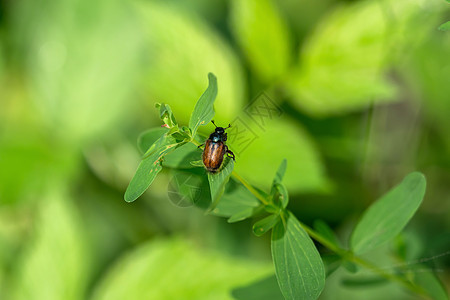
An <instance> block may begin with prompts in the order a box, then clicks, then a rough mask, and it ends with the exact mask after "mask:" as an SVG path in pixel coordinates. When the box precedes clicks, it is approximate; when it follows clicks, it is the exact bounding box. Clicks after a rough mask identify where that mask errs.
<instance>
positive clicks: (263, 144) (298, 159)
mask: <svg viewBox="0 0 450 300" xmlns="http://www.w3.org/2000/svg"><path fill="white" fill-rule="evenodd" d="M265 122H266V126H265V127H264V129H265V131H261V132H259V131H258V132H257V135H258V136H257V137H256V138H255V139H254V140H253V141H252V142H251V143H250V144H249V145H248V147H246V148H245V149H244V150H242V151H240V152H239V151H237V153H238V154H239V155H238V156H237V157H236V167H235V168H236V172H238V173H239V174H240V175H241V176H242V177H244V178H246V179H247V180H248V181H249V182H250V183H251V184H253V185H255V186H257V187H261V188H267V187H269V186H271V185H272V180H273V178H272V177H271V176H267V174H273V173H275V172H276V170H278V168H279V165H280V161H282V160H283V159H286V160H287V161H288V162H289V167H288V168H287V169H286V173H285V175H284V178H283V184H284V185H285V186H286V188H287V189H288V190H289V192H291V193H298V192H308V191H309V192H311V191H321V190H325V189H327V188H328V181H327V178H326V174H325V169H324V166H323V165H322V160H321V157H320V155H319V151H318V149H316V146H315V144H314V143H313V141H312V138H311V137H310V136H309V135H308V134H307V132H306V131H305V130H304V129H303V128H302V127H299V125H298V123H293V122H291V121H289V120H288V119H287V118H283V117H282V118H281V119H279V120H276V121H274V122H271V121H270V120H265ZM234 138H235V137H233V136H232V132H231V131H230V134H229V135H228V140H229V141H228V142H227V143H228V144H229V145H230V147H231V150H233V151H234V149H235V148H239V142H240V138H241V137H239V136H237V137H236V140H235V141H233V139H234ZM274 141H276V142H274ZM269 153H270V154H269Z"/></svg>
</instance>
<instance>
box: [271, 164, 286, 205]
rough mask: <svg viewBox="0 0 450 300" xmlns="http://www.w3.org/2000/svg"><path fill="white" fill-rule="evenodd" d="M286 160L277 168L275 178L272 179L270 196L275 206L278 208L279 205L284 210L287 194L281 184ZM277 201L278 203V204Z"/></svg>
mask: <svg viewBox="0 0 450 300" xmlns="http://www.w3.org/2000/svg"><path fill="white" fill-rule="evenodd" d="M286 166H287V160H286V159H283V161H282V162H281V164H280V166H279V167H278V170H277V173H276V174H275V178H274V179H273V183H272V187H271V191H270V194H271V196H272V197H274V198H273V200H272V201H273V202H274V204H275V206H277V207H279V206H280V205H279V204H281V207H282V208H286V206H287V205H288V203H289V193H288V190H287V188H286V186H285V185H284V184H283V183H282V180H283V177H284V173H285V172H286ZM278 201H279V202H278Z"/></svg>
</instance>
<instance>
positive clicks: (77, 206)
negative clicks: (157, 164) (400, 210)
mask: <svg viewBox="0 0 450 300" xmlns="http://www.w3.org/2000/svg"><path fill="white" fill-rule="evenodd" d="M449 8H450V5H449V3H447V2H446V1H445V0H379V1H374V0H360V1H357V0H353V1H350V0H320V1H307V0H230V1H227V0H214V1H208V0H193V1H181V0H169V1H119V0H97V1H87V0H62V1H56V0H38V1H31V0H21V1H11V0H1V1H0V100H1V102H0V298H1V299H232V298H233V296H234V297H238V296H239V295H237V294H236V293H233V292H232V291H233V290H234V289H236V288H237V287H242V286H245V285H247V284H249V283H252V282H255V281H257V280H259V279H263V278H265V277H267V276H270V275H271V274H273V266H272V263H271V260H270V240H269V237H268V236H264V237H262V238H256V237H254V236H253V235H252V233H251V225H252V221H244V222H241V223H237V224H228V223H227V222H226V219H223V218H220V217H216V216H211V215H205V214H204V210H202V209H200V208H197V207H195V206H190V207H179V206H176V205H174V204H173V203H172V202H171V201H170V200H169V199H168V193H167V190H168V184H169V181H170V180H171V178H173V176H174V170H169V169H166V170H163V172H162V173H161V174H160V175H159V176H158V178H157V179H156V181H155V182H154V183H153V185H152V187H151V188H150V190H149V191H148V192H147V193H145V194H144V195H143V196H142V197H141V198H140V199H138V200H137V201H136V202H134V203H132V204H129V203H125V201H124V200H123V193H124V191H125V189H126V186H127V184H128V182H129V180H130V179H131V178H132V176H133V174H134V171H135V168H136V167H137V165H138V163H139V160H140V157H141V156H140V153H139V151H138V149H137V146H136V140H137V138H138V136H139V134H140V133H141V132H142V131H144V130H146V129H148V128H152V127H157V126H160V124H161V121H160V120H159V118H158V115H157V112H156V110H155V109H154V104H155V103H156V102H165V103H168V104H170V105H171V107H172V109H173V111H174V113H175V116H176V118H177V120H178V121H179V122H180V123H182V124H183V123H184V124H187V122H188V120H189V116H190V114H191V112H192V109H193V107H194V105H195V102H196V100H197V99H198V97H199V96H200V95H201V93H202V92H203V91H204V89H205V88H206V86H207V73H208V72H213V73H214V74H215V75H216V76H217V78H218V84H219V93H218V98H217V100H216V104H215V108H216V117H215V119H216V121H217V123H220V124H223V125H225V124H228V123H229V122H231V121H232V120H234V119H235V118H236V117H238V116H240V115H242V113H243V109H244V107H246V105H247V104H248V103H250V101H251V100H252V99H255V97H257V95H259V94H260V93H261V92H262V91H264V92H265V93H267V95H270V99H271V100H273V101H274V102H275V103H276V104H277V105H278V106H279V107H280V108H281V110H282V112H283V113H282V115H281V116H280V117H279V118H277V119H276V120H274V121H272V122H269V123H267V126H265V127H264V129H263V130H259V131H258V132H257V135H258V138H257V139H256V140H255V141H254V142H253V143H252V144H251V145H250V146H249V147H248V148H246V149H245V151H243V152H242V153H241V154H240V155H239V156H238V159H237V162H236V170H237V171H238V172H239V174H240V175H241V176H243V177H244V178H246V179H247V180H249V181H250V182H251V183H252V184H254V185H255V186H257V187H259V188H261V189H266V190H267V189H268V188H269V185H270V182H271V181H272V178H273V176H274V174H275V171H276V169H277V166H278V164H279V163H280V162H281V160H282V159H283V158H287V160H288V171H287V174H286V185H287V187H288V189H289V192H290V198H291V200H290V204H289V206H290V209H292V210H293V211H294V213H295V214H296V215H297V217H298V218H299V219H300V220H302V221H303V222H305V223H306V224H312V223H313V221H314V220H316V219H322V220H324V221H326V222H327V223H329V224H330V226H332V227H333V228H334V229H335V230H336V232H337V233H338V235H339V237H340V238H341V239H342V241H343V242H344V243H345V242H346V241H347V240H348V235H349V233H350V231H351V228H352V226H353V225H354V224H355V222H356V220H357V219H358V216H360V214H361V212H362V211H363V210H364V209H365V208H366V207H367V206H368V205H370V203H372V202H373V201H374V200H375V199H377V198H378V197H379V196H380V195H382V194H383V193H384V192H386V191H387V190H388V189H389V188H390V187H392V186H393V185H395V184H396V183H398V182H400V180H401V179H402V178H403V177H404V176H405V175H406V174H407V173H408V172H410V171H414V170H418V171H421V172H423V173H424V174H425V175H426V177H427V181H428V183H427V184H428V185H427V192H426V196H425V200H424V202H423V204H422V206H421V207H420V209H419V211H418V213H417V215H416V216H415V217H414V218H413V219H412V221H411V222H410V224H409V225H408V227H407V228H406V230H405V233H404V234H402V235H401V236H400V237H399V238H398V239H396V241H395V242H394V243H393V244H392V245H388V246H387V247H385V248H386V249H380V250H378V251H376V252H375V253H371V254H370V255H369V257H370V258H371V259H372V260H376V262H377V263H378V265H380V266H383V267H385V268H387V269H389V268H391V267H392V266H395V265H396V264H399V256H402V255H403V256H402V257H403V259H404V261H407V262H409V263H410V264H416V263H417V262H418V261H417V260H418V259H420V258H430V257H431V259H427V260H425V261H422V264H423V265H424V266H425V267H424V268H425V269H426V270H428V271H427V272H429V271H430V270H432V271H434V272H435V273H436V274H437V276H438V277H439V278H440V279H441V280H442V281H443V282H444V284H446V285H447V286H448V285H449V282H450V276H449V275H450V274H449V271H448V267H449V266H450V254H449V252H448V251H449V250H450V209H449V208H450V172H449V170H450V130H449V128H450V118H449V113H450V33H449V32H444V31H439V30H438V29H437V28H438V27H439V25H440V24H442V23H444V22H445V21H447V20H448V19H450V14H449V11H450V10H449ZM212 128H213V127H212V126H211V125H208V126H205V127H204V128H202V131H203V133H204V134H208V133H209V132H210V131H211V130H212ZM232 146H233V145H232ZM319 249H320V251H321V252H322V253H323V254H324V255H326V254H327V250H326V249H323V248H321V247H320V246H319ZM400 252H401V253H402V255H400V254H399V253H400ZM435 256H438V257H435ZM404 261H403V262H400V263H404ZM361 272H363V274H362V275H364V271H361ZM346 276H347V277H348V276H350V273H349V272H348V271H346V270H345V269H342V270H341V269H340V270H338V271H336V272H335V273H333V274H332V275H331V276H330V277H329V278H328V280H327V284H326V287H325V290H324V292H323V294H322V296H321V297H322V299H380V297H382V298H383V299H414V298H415V296H414V295H410V294H408V293H407V292H405V291H403V290H402V289H401V288H399V287H398V286H397V285H395V284H391V283H381V284H371V285H369V286H358V285H355V284H345V283H346V282H347V283H348V282H349V281H348V280H346V278H347V277H346ZM356 276H360V275H358V274H357V275H356ZM265 287H266V288H268V289H273V290H274V293H275V295H276V286H273V285H270V284H268V285H265ZM242 297H244V298H242ZM246 297H247V299H250V298H248V297H250V296H249V295H246V296H242V295H241V299H245V298H246ZM273 297H275V296H273ZM259 299H261V298H259ZM272 299H275V298H272Z"/></svg>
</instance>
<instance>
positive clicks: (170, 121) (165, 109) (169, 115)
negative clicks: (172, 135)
mask: <svg viewBox="0 0 450 300" xmlns="http://www.w3.org/2000/svg"><path fill="white" fill-rule="evenodd" d="M155 107H156V108H158V109H159V117H160V118H161V120H162V121H163V122H164V124H166V125H167V126H168V127H169V128H172V127H174V126H178V122H177V120H176V119H175V116H174V115H173V112H172V109H171V108H170V105H168V104H165V103H155Z"/></svg>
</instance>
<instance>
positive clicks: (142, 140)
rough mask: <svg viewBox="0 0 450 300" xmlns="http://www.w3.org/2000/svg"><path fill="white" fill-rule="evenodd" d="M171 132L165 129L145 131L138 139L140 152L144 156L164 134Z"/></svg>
mask: <svg viewBox="0 0 450 300" xmlns="http://www.w3.org/2000/svg"><path fill="white" fill-rule="evenodd" d="M168 131H169V129H168V128H165V127H155V128H151V129H149V130H146V131H144V132H143V133H141V134H140V135H139V137H138V141H137V145H138V149H139V151H140V152H141V153H142V154H144V153H145V152H147V150H148V149H149V148H150V146H151V145H153V144H154V143H155V142H156V141H157V140H158V139H159V138H160V137H161V136H162V135H163V134H165V133H167V132H168Z"/></svg>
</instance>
